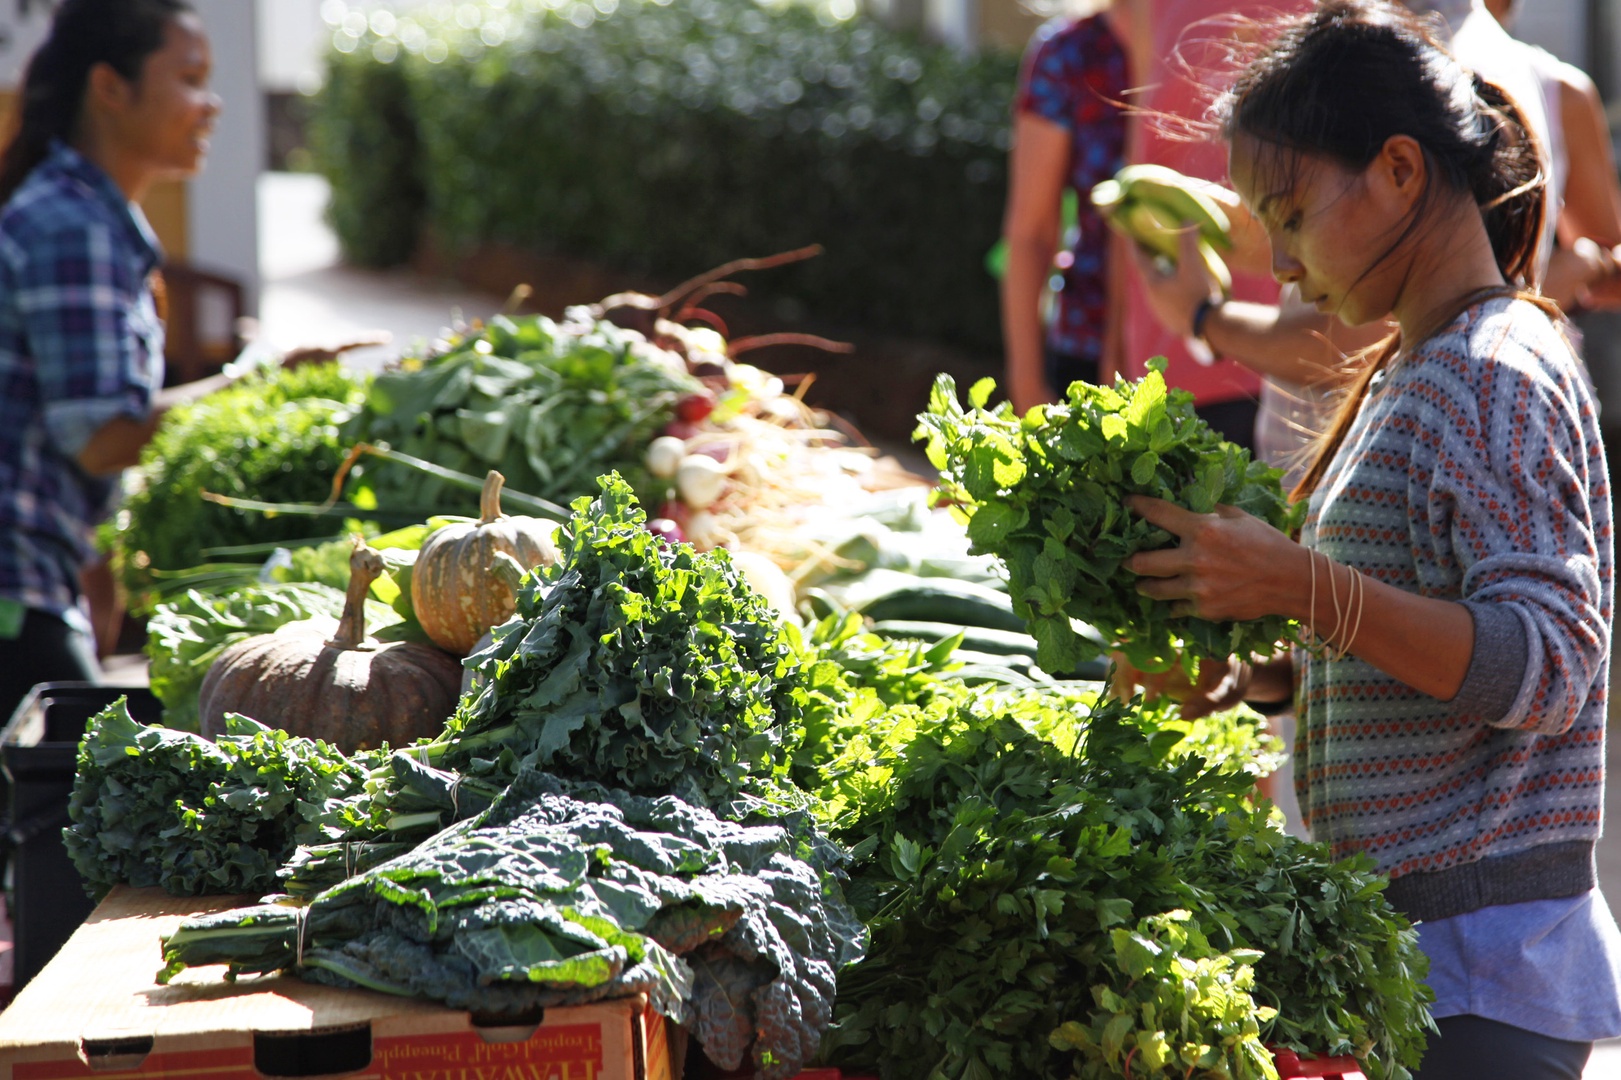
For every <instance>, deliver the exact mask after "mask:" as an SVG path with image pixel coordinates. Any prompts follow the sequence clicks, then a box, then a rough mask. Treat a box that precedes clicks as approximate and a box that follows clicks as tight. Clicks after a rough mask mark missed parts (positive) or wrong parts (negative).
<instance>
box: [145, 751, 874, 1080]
mask: <svg viewBox="0 0 1621 1080" xmlns="http://www.w3.org/2000/svg"><path fill="white" fill-rule="evenodd" d="M800 844H801V840H800V837H799V836H798V835H797V834H796V832H795V830H793V829H791V828H784V827H782V826H780V825H771V826H751V825H742V824H738V823H735V822H730V821H723V820H721V819H719V818H717V817H715V816H714V815H713V814H711V813H709V812H708V811H706V810H703V809H699V808H695V807H692V806H689V805H687V804H685V803H683V802H682V801H681V800H679V799H676V798H673V797H668V796H666V797H663V798H657V799H646V798H639V797H635V796H631V795H628V794H626V793H624V792H622V791H609V790H607V789H604V788H601V787H598V786H596V785H589V784H587V785H566V784H564V783H562V782H561V781H559V780H557V779H556V778H555V777H551V776H548V775H545V774H543V773H539V772H536V771H534V770H532V769H526V770H525V771H523V772H522V773H520V774H519V776H518V778H517V779H516V780H515V781H514V783H513V784H512V786H511V787H510V788H509V789H508V791H507V792H506V794H505V795H503V796H502V797H501V799H500V800H498V801H497V802H496V803H495V805H493V806H492V807H490V809H489V810H488V811H486V812H485V813H484V814H482V815H481V816H480V817H479V818H478V819H476V820H474V821H469V822H465V823H463V824H462V825H458V826H455V827H452V828H450V829H447V830H445V831H444V832H442V833H440V834H439V835H438V836H436V837H434V838H433V839H431V840H429V841H428V842H427V843H425V844H423V845H421V846H420V847H418V848H416V849H415V850H413V851H411V852H409V853H407V854H404V855H401V856H399V857H397V858H394V859H391V860H389V861H387V862H384V863H382V864H381V865H377V866H374V867H372V868H370V869H367V870H364V871H363V872H361V873H359V874H358V875H357V876H354V877H351V878H349V879H348V880H347V881H345V882H343V883H342V884H339V885H336V886H334V887H333V888H331V889H328V890H326V891H324V892H322V893H320V894H319V895H317V896H316V897H315V898H314V899H313V900H312V901H311V902H310V904H309V905H308V907H306V908H302V909H300V908H289V907H284V906H279V905H271V906H260V907H254V908H245V909H239V910H235V911H228V912H223V913H220V914H215V915H210V916H206V917H203V918H199V919H194V920H191V921H190V922H187V923H186V924H184V925H182V926H181V928H180V929H179V930H178V931H176V932H175V933H174V934H173V935H171V936H170V937H168V938H167V939H165V941H164V944H163V955H164V962H165V967H164V969H163V971H162V972H161V973H160V974H159V979H160V981H167V980H168V979H170V978H172V977H173V976H174V975H175V974H176V973H177V972H179V971H180V970H182V969H184V968H186V967H189V966H194V965H199V964H212V963H226V964H229V965H230V967H231V971H232V973H233V974H236V973H242V972H266V971H277V970H284V969H296V970H298V971H299V972H300V973H301V974H303V975H304V976H305V977H307V978H310V979H313V980H316V981H322V982H333V983H337V984H338V985H343V986H351V985H358V986H366V987H370V988H372V989H377V990H384V991H388V992H392V993H402V994H418V995H422V996H426V997H430V998H435V999H438V1000H441V1001H444V1002H446V1003H447V1004H449V1005H451V1006H452V1007H454V1008H465V1009H476V1010H478V1011H479V1012H481V1013H485V1014H490V1015H496V1016H502V1015H517V1014H521V1013H524V1012H528V1011H531V1010H533V1009H534V1008H536V1007H546V1006H550V1005H567V1004H577V1003H580V1002H585V1001H593V1000H597V999H599V998H603V997H617V996H625V995H627V994H630V993H635V992H637V991H642V992H646V993H647V994H648V995H649V997H650V999H651V1000H652V1002H653V1004H654V1006H655V1007H656V1008H658V1009H659V1010H660V1011H661V1012H663V1013H664V1014H665V1015H667V1016H670V1017H671V1018H673V1019H675V1020H677V1021H679V1022H682V1023H685V1024H688V1025H689V1026H690V1028H691V1030H692V1032H693V1034H694V1036H695V1037H696V1038H697V1040H698V1041H699V1043H700V1044H701V1045H702V1046H703V1047H704V1050H705V1052H706V1053H707V1054H708V1055H709V1056H710V1057H711V1059H713V1060H714V1061H715V1062H716V1063H717V1064H719V1065H721V1066H722V1067H724V1068H736V1067H737V1066H739V1065H740V1064H743V1063H744V1062H749V1063H752V1064H753V1065H754V1066H755V1068H756V1070H757V1075H759V1076H760V1077H761V1078H762V1080H777V1078H785V1077H791V1076H793V1075H795V1074H796V1073H798V1072H799V1070H800V1068H801V1066H802V1065H803V1064H804V1063H805V1061H806V1060H807V1059H808V1058H809V1057H810V1056H811V1055H812V1054H813V1053H814V1052H815V1050H816V1048H817V1045H818V1041H819V1039H820V1037H821V1032H822V1030H823V1029H824V1028H825V1026H826V1024H827V1020H828V1018H829V1017H830V1016H831V1014H832V996H833V990H834V973H835V972H836V971H837V969H838V968H839V967H840V966H842V965H843V964H845V963H846V962H848V961H850V960H852V959H854V958H855V957H856V956H858V955H859V954H860V949H861V944H862V942H861V938H862V934H861V929H860V925H859V923H857V922H856V921H855V920H854V918H853V916H852V915H851V914H850V912H849V911H848V909H847V908H846V907H845V905H844V902H843V900H842V898H841V897H840V896H839V894H838V892H837V890H836V889H834V888H830V887H829V885H828V881H827V878H826V876H825V875H824V874H823V873H821V872H820V869H819V868H818V867H815V866H813V865H811V864H810V863H808V862H806V861H804V859H802V858H801V857H799V853H798V852H799V847H800ZM677 953H679V954H681V958H680V959H678V958H677V957H676V956H675V954H677Z"/></svg>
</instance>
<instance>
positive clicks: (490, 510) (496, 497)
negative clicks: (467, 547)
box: [478, 469, 507, 525]
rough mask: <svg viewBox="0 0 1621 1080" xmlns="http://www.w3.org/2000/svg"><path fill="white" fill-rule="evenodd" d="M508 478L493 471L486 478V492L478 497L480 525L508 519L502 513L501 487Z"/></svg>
mask: <svg viewBox="0 0 1621 1080" xmlns="http://www.w3.org/2000/svg"><path fill="white" fill-rule="evenodd" d="M506 482H507V478H506V477H504V476H502V475H501V474H500V473H498V472H496V471H495V470H494V469H491V470H490V472H489V475H487V476H485V477H484V490H483V491H482V492H481V493H480V494H479V497H478V519H479V524H480V525H488V524H489V523H490V522H492V521H500V520H501V519H502V518H504V517H506V515H505V514H503V513H501V485H502V484H505V483H506Z"/></svg>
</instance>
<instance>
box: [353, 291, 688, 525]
mask: <svg viewBox="0 0 1621 1080" xmlns="http://www.w3.org/2000/svg"><path fill="white" fill-rule="evenodd" d="M698 389H700V384H699V383H698V381H697V380H696V379H694V378H692V377H691V376H690V375H688V374H687V371H686V367H685V365H684V363H683V362H682V361H681V359H680V358H679V357H677V356H675V355H674V354H670V353H665V352H664V351H663V350H660V349H655V348H653V347H651V346H650V345H648V343H647V342H646V340H645V339H643V338H642V336H641V335H640V334H636V333H634V332H631V331H628V330H622V329H620V328H619V327H617V326H615V325H613V324H612V323H607V322H600V323H573V322H571V323H563V324H559V323H555V322H553V321H552V320H551V319H548V318H546V317H545V316H542V315H526V316H520V317H517V318H510V319H509V318H507V317H505V316H497V317H496V318H494V319H492V320H491V321H490V323H489V324H488V325H487V326H484V327H483V328H482V329H480V330H478V331H477V332H474V333H468V334H466V335H464V336H460V337H456V338H453V339H452V343H451V344H450V345H449V347H448V348H446V349H445V350H444V351H442V352H436V353H431V354H429V355H427V356H424V357H421V358H417V359H411V360H407V361H406V362H405V363H404V364H403V365H402V366H401V367H400V369H399V370H396V371H389V372H385V373H383V374H382V375H379V376H378V377H377V379H376V381H375V382H373V383H372V386H371V391H370V393H369V394H368V395H367V397H366V403H365V408H364V409H363V410H361V412H360V413H359V414H358V415H357V416H356V417H355V419H354V421H353V422H352V423H351V424H350V425H349V427H348V433H349V434H350V435H351V436H352V437H353V438H355V439H356V440H361V441H365V442H372V443H387V444H388V445H389V446H390V447H392V448H393V449H394V450H396V451H401V452H403V453H406V454H408V455H411V456H413V457H416V458H421V459H425V460H428V461H432V462H433V463H434V464H436V465H438V466H440V467H442V468H445V469H451V470H454V471H457V472H461V473H466V474H470V475H473V476H483V475H484V474H485V473H486V472H488V471H489V470H490V469H496V470H498V471H499V472H500V473H501V474H502V475H503V476H505V477H506V482H507V485H508V486H509V487H510V488H512V489H514V490H516V491H522V492H526V493H527V494H530V495H535V496H539V497H541V498H544V499H549V500H551V501H553V502H558V503H567V502H569V501H570V500H572V499H574V498H575V497H576V496H579V495H583V494H589V493H591V491H592V489H593V487H594V483H593V481H594V480H595V478H596V476H597V475H598V474H599V473H606V472H609V471H613V470H618V471H619V472H621V473H622V474H624V475H625V476H627V477H629V478H630V479H631V481H632V483H633V485H634V486H635V487H636V488H637V490H645V487H644V485H645V483H646V481H647V476H646V473H645V472H644V468H643V464H642V459H643V457H644V455H645V453H646V450H647V444H648V443H649V442H651V441H652V440H653V438H654V437H655V436H656V435H658V433H659V432H660V430H661V429H663V427H664V426H665V424H667V423H668V422H669V421H670V420H671V418H672V417H673V416H674V413H675V404H676V402H677V401H678V400H679V399H681V398H683V397H685V396H687V395H688V394H691V393H693V392H694V391H696V390H698ZM364 484H365V486H367V487H369V488H370V489H371V490H372V492H373V493H374V494H375V496H376V499H377V502H378V504H379V505H383V506H389V507H399V508H403V507H414V508H416V510H417V512H418V513H419V514H420V516H422V517H426V516H428V515H429V514H430V513H466V514H476V513H477V512H478V494H477V492H476V491H471V492H470V491H466V490H463V489H460V488H454V487H450V486H448V485H447V484H446V482H445V481H443V480H442V479H439V478H436V477H434V476H431V475H429V476H424V475H423V474H422V473H421V472H419V471H415V470H411V469H407V468H404V467H402V466H401V465H399V464H396V463H393V462H382V463H376V464H372V465H369V466H368V467H367V469H366V471H365V474H364Z"/></svg>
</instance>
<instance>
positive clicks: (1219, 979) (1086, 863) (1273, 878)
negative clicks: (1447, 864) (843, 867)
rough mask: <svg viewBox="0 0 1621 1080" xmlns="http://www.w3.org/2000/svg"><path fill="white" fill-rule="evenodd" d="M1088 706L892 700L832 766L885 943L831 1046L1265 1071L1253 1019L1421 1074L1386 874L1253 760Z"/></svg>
mask: <svg viewBox="0 0 1621 1080" xmlns="http://www.w3.org/2000/svg"><path fill="white" fill-rule="evenodd" d="M1076 705H1077V702H1076V701H1073V700H1071V701H1065V700H1063V699H1062V698H1059V697H1055V696H1054V695H1052V694H1051V693H1050V692H1046V693H1040V694H1031V693H1010V692H1005V691H1004V692H997V693H987V692H983V691H981V692H977V693H975V694H973V695H971V696H969V697H967V698H964V699H959V700H957V701H954V702H949V703H944V704H937V705H936V706H934V707H930V708H924V709H915V708H914V709H908V708H900V709H896V710H893V712H892V713H891V714H890V715H889V716H887V717H886V718H885V719H884V722H883V723H882V724H880V725H877V726H875V727H874V729H873V730H872V731H871V732H870V733H869V734H868V735H867V736H866V737H865V738H858V739H853V740H851V741H850V742H849V743H848V744H847V745H846V747H845V750H844V752H843V753H842V755H841V756H840V758H839V760H838V761H836V762H834V763H833V764H832V765H831V766H830V767H829V769H828V770H827V781H826V786H825V788H824V789H823V791H822V792H821V795H822V798H823V806H822V809H821V811H820V813H822V814H823V815H824V820H828V821H830V822H832V835H833V837H834V838H835V839H839V840H843V841H845V842H847V843H849V844H850V845H852V855H853V857H854V859H855V863H854V868H853V870H852V876H851V881H850V883H849V885H848V886H847V889H846V894H847V895H848V897H849V898H850V902H851V904H852V906H853V907H854V908H855V909H856V911H857V913H858V914H859V915H860V916H861V917H862V918H863V920H864V921H865V922H866V923H867V925H868V929H869V931H870V933H871V935H872V942H871V946H870V948H869V951H868V955H867V957H866V958H865V959H864V960H863V961H862V962H861V963H860V964H858V965H855V966H854V967H852V968H850V969H849V970H847V971H846V972H845V973H844V975H842V976H841V978H840V982H839V1008H838V1015H837V1017H836V1024H835V1028H834V1030H833V1031H832V1032H830V1034H829V1038H828V1041H827V1043H826V1051H827V1053H828V1056H829V1057H830V1058H831V1060H832V1061H833V1062H834V1063H835V1064H839V1065H841V1066H844V1067H846V1068H849V1069H860V1070H862V1071H873V1070H877V1071H879V1072H881V1073H882V1075H884V1076H913V1075H929V1076H931V1077H946V1078H958V1077H971V1078H980V1077H984V1078H989V1077H995V1076H1008V1075H1018V1076H1030V1077H1069V1076H1073V1075H1081V1076H1105V1075H1108V1076H1118V1075H1121V1074H1122V1072H1126V1074H1127V1075H1129V1076H1130V1077H1134V1078H1136V1077H1160V1076H1166V1077H1169V1076H1182V1075H1184V1074H1185V1073H1187V1072H1188V1071H1189V1070H1190V1069H1192V1070H1193V1071H1206V1072H1214V1073H1216V1074H1218V1075H1223V1074H1224V1075H1229V1076H1232V1077H1240V1076H1249V1077H1256V1076H1265V1075H1269V1072H1268V1069H1269V1068H1270V1065H1269V1063H1264V1062H1262V1061H1260V1060H1259V1059H1258V1058H1257V1057H1256V1056H1255V1054H1254V1053H1253V1043H1254V1039H1255V1038H1256V1036H1257V1033H1258V1036H1259V1038H1260V1039H1261V1040H1262V1041H1263V1042H1265V1043H1267V1044H1272V1045H1278V1046H1286V1047H1290V1048H1293V1049H1296V1050H1298V1051H1300V1052H1302V1053H1305V1054H1308V1055H1312V1054H1328V1055H1340V1054H1356V1055H1357V1056H1359V1057H1361V1058H1363V1060H1364V1062H1365V1068H1366V1070H1367V1071H1368V1073H1369V1075H1370V1076H1371V1077H1377V1078H1381V1080H1383V1078H1390V1080H1398V1078H1404V1077H1406V1076H1407V1069H1408V1067H1410V1066H1411V1065H1413V1064H1414V1063H1416V1061H1417V1059H1418V1056H1419V1054H1420V1052H1421V1050H1422V1047H1423V1038H1424V1032H1425V1030H1426V1028H1427V1027H1428V1025H1429V1019H1428V1013H1427V1011H1426V1010H1425V1008H1424V1003H1425V1002H1426V1001H1427V1000H1428V997H1427V995H1428V991H1427V989H1426V988H1425V987H1424V986H1423V985H1422V984H1421V983H1420V982H1419V979H1420V978H1421V977H1422V975H1423V973H1424V962H1423V957H1422V954H1420V953H1419V952H1418V950H1417V943H1416V935H1415V934H1414V932H1413V930H1412V929H1411V927H1410V925H1409V924H1408V923H1407V921H1406V920H1405V919H1403V918H1402V917H1401V916H1400V915H1399V914H1397V913H1396V912H1394V911H1393V910H1392V909H1391V908H1390V907H1389V906H1388V904H1387V903H1386V902H1385V900H1384V898H1383V895H1382V890H1383V887H1384V882H1383V879H1382V878H1380V877H1379V876H1378V875H1376V874H1375V873H1373V872H1372V870H1371V868H1370V867H1369V866H1368V865H1367V864H1366V861H1365V860H1353V861H1346V862H1340V863H1335V862H1332V861H1331V860H1330V859H1329V858H1328V857H1327V854H1326V850H1325V849H1324V848H1322V847H1321V846H1318V845H1312V844H1306V843H1303V842H1300V841H1298V840H1296V839H1294V838H1292V837H1289V836H1288V835H1287V834H1285V833H1283V832H1282V831H1281V830H1280V829H1278V828H1277V826H1275V825H1274V824H1272V823H1270V822H1269V821H1268V820H1267V815H1266V812H1265V811H1264V810H1261V809H1256V808H1254V807H1252V806H1251V805H1250V804H1249V801H1248V799H1249V795H1250V792H1251V790H1252V784H1253V777H1252V776H1251V775H1250V773H1249V772H1248V771H1247V770H1246V769H1243V768H1239V767H1236V766H1237V765H1238V763H1239V760H1240V759H1238V758H1235V759H1234V760H1233V761H1232V762H1231V763H1230V764H1228V765H1226V766H1223V767H1219V768H1218V767H1212V766H1211V765H1209V764H1208V763H1207V762H1206V761H1205V760H1204V759H1203V758H1202V757H1200V756H1198V755H1197V754H1196V753H1194V754H1189V753H1187V752H1186V748H1185V747H1180V746H1179V745H1178V744H1179V742H1180V741H1181V738H1182V736H1181V733H1180V732H1178V731H1177V730H1174V729H1162V728H1161V727H1160V725H1159V724H1158V722H1157V718H1155V717H1154V716H1152V715H1149V714H1144V713H1142V712H1140V711H1137V710H1134V709H1130V708H1128V707H1126V706H1123V705H1121V704H1119V703H1117V702H1113V701H1109V700H1102V699H1100V700H1099V701H1098V702H1097V703H1096V704H1095V705H1094V706H1093V710H1092V712H1091V714H1090V716H1085V715H1084V714H1083V713H1082V712H1081V711H1080V710H1078V709H1077V708H1076ZM1239 723H1243V722H1242V721H1239ZM1205 734H1206V735H1208V734H1209V732H1208V731H1207V732H1206V733H1205ZM1218 741H1219V742H1221V743H1223V744H1226V745H1231V744H1232V742H1233V737H1232V736H1230V735H1229V736H1226V737H1223V738H1221V739H1219V740H1218ZM1178 911H1184V912H1187V913H1188V916H1187V918H1186V919H1185V920H1183V919H1182V918H1181V917H1180V916H1178V917H1177V918H1176V919H1175V920H1171V921H1166V918H1164V917H1168V915H1169V913H1172V912H1178ZM1156 919H1158V920H1160V921H1159V922H1155V921H1154V920H1156ZM1173 925H1174V927H1175V930H1174V932H1173V930H1172V927H1173ZM1116 930H1121V931H1125V932H1126V935H1127V936H1126V938H1125V939H1120V938H1119V935H1117V934H1116V933H1115V931H1116ZM1133 935H1135V937H1136V938H1138V939H1141V941H1138V942H1137V943H1136V944H1134V943H1133ZM1150 940H1152V941H1154V942H1155V943H1156V944H1155V947H1156V948H1159V949H1161V950H1162V954H1161V956H1160V957H1159V958H1155V959H1153V960H1152V961H1150V960H1149V959H1147V958H1145V957H1144V956H1143V955H1142V953H1141V951H1140V948H1139V946H1141V948H1147V945H1145V944H1143V942H1147V941H1150ZM1176 950H1180V951H1176ZM1251 950H1253V951H1254V953H1258V954H1259V956H1257V955H1254V953H1252V952H1251ZM1173 952H1174V953H1175V957H1176V959H1175V962H1174V963H1173V960H1172V957H1171V955H1169V954H1171V953H1173ZM1224 958H1225V959H1224ZM1245 967H1249V968H1252V969H1253V980H1254V981H1253V985H1250V983H1249V976H1246V975H1244V974H1243V971H1242V969H1243V968H1245ZM1189 980H1191V982H1190V981H1189ZM1272 1010H1276V1011H1275V1012H1273V1011H1272ZM1195 1019H1197V1021H1198V1030H1197V1031H1196V1032H1189V1031H1188V1030H1186V1029H1185V1028H1184V1026H1183V1025H1185V1024H1188V1023H1192V1022H1193V1021H1194V1020H1195ZM1133 1050H1135V1051H1136V1052H1135V1054H1133V1053H1132V1051H1133ZM1128 1055H1131V1056H1132V1063H1131V1064H1130V1066H1129V1067H1128V1066H1126V1065H1125V1064H1124V1061H1125V1057H1126V1056H1128ZM1128 1069H1129V1071H1128Z"/></svg>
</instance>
